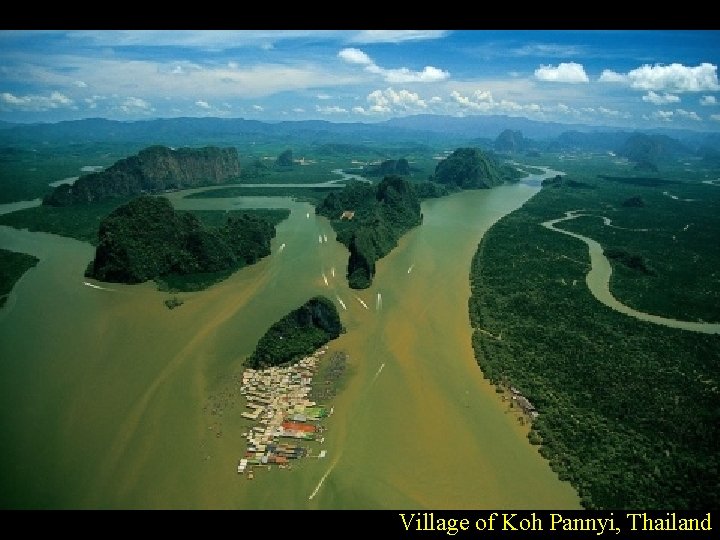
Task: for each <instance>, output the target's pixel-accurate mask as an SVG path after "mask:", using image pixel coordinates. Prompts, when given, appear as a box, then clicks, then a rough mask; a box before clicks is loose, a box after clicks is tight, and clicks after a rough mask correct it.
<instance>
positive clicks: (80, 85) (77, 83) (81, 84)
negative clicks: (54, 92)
mask: <svg viewBox="0 0 720 540" xmlns="http://www.w3.org/2000/svg"><path fill="white" fill-rule="evenodd" d="M73 84H74V85H75V86H77V87H78V88H87V83H86V82H85V81H75V82H73Z"/></svg>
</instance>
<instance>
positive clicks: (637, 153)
mask: <svg viewBox="0 0 720 540" xmlns="http://www.w3.org/2000/svg"><path fill="white" fill-rule="evenodd" d="M689 153H690V151H689V150H688V149H687V148H685V146H683V145H682V144H681V143H680V142H678V141H677V140H675V139H672V138H670V137H668V136H667V135H647V134H645V133H633V134H632V135H630V137H628V139H627V140H626V141H625V143H624V144H623V145H622V146H621V147H620V148H619V149H618V155H620V156H624V157H626V158H628V159H629V160H630V161H633V162H635V163H637V164H638V165H640V167H641V168H642V169H646V170H655V171H657V164H658V163H661V162H664V161H668V160H670V159H672V158H675V157H678V156H682V155H687V154H689Z"/></svg>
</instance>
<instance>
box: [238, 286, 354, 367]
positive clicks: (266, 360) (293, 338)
mask: <svg viewBox="0 0 720 540" xmlns="http://www.w3.org/2000/svg"><path fill="white" fill-rule="evenodd" d="M340 332H342V324H341V323H340V315H339V314H338V311H337V308H336V307H335V304H333V303H332V302H331V301H330V300H328V299H327V298H325V297H324V296H315V297H313V298H311V299H310V300H308V301H307V302H305V303H304V304H303V305H302V306H300V307H299V308H297V309H294V310H293V311H291V312H290V313H288V314H287V315H285V316H284V317H283V318H282V319H280V320H279V321H277V322H276V323H275V324H273V325H272V326H271V327H270V328H269V329H268V331H267V332H265V335H263V337H262V338H260V341H259V342H258V344H257V347H256V348H255V351H254V352H253V353H252V355H251V356H250V357H249V358H248V360H247V363H248V365H249V366H250V367H253V368H256V369H257V368H264V367H267V366H276V365H279V364H284V363H286V362H290V361H292V360H298V359H300V358H302V357H303V356H307V355H310V354H312V353H313V352H314V351H315V350H317V349H318V348H320V347H321V346H322V345H324V344H325V343H327V342H328V341H330V340H332V339H335V338H336V337H338V336H339V335H340Z"/></svg>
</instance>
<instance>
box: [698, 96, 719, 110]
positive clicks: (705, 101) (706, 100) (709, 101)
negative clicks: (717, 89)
mask: <svg viewBox="0 0 720 540" xmlns="http://www.w3.org/2000/svg"><path fill="white" fill-rule="evenodd" d="M700 105H704V106H706V107H707V106H710V105H717V100H716V99H715V96H703V97H701V98H700Z"/></svg>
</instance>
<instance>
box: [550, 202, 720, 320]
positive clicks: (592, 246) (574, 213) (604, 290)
mask: <svg viewBox="0 0 720 540" xmlns="http://www.w3.org/2000/svg"><path fill="white" fill-rule="evenodd" d="M578 212H579V210H570V211H568V212H565V216H563V217H560V218H557V219H551V220H549V221H545V222H544V223H542V225H543V227H546V228H548V229H550V230H551V231H555V232H559V233H562V234H567V235H568V236H572V237H573V238H577V239H578V240H582V241H583V242H585V243H586V244H587V246H588V250H589V252H590V265H591V268H590V271H589V272H588V274H587V276H586V278H585V281H586V283H587V286H588V289H590V292H591V293H592V295H593V296H594V297H595V298H596V299H597V300H598V301H599V302H602V303H603V304H605V305H606V306H608V307H610V308H612V309H614V310H615V311H618V312H620V313H623V314H624V315H629V316H631V317H635V318H636V319H640V320H642V321H647V322H651V323H654V324H660V325H663V326H670V327H672V328H680V329H682V330H689V331H691V332H701V333H703V334H720V323H702V322H694V321H680V320H677V319H670V318H667V317H660V316H659V315H653V314H651V313H644V312H642V311H638V310H636V309H633V308H631V307H630V306H627V305H625V304H623V303H622V302H620V301H619V300H618V299H617V298H615V297H614V296H613V294H612V293H611V292H610V277H611V276H612V265H611V264H610V261H609V260H608V258H607V257H606V256H605V253H604V251H603V248H602V246H601V245H600V244H599V243H598V242H597V241H595V240H593V239H592V238H588V237H587V236H583V235H581V234H578V233H574V232H571V231H567V230H565V229H561V228H559V227H556V226H555V225H556V224H557V223H561V222H563V221H568V220H571V219H575V218H578V217H581V216H588V215H589V214H581V213H578ZM600 217H602V219H603V223H604V224H605V225H606V226H611V221H610V219H609V218H607V217H604V216H600ZM642 230H643V229H638V231H642Z"/></svg>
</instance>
